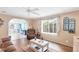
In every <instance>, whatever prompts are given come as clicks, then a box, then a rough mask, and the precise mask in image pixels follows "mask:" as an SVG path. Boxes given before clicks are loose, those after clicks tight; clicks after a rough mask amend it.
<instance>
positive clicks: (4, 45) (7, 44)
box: [1, 41, 13, 48]
mask: <svg viewBox="0 0 79 59" xmlns="http://www.w3.org/2000/svg"><path fill="white" fill-rule="evenodd" d="M10 45H13V44H12V42H10V41H6V42H4V43H2V44H1V48H6V47H8V46H10Z"/></svg>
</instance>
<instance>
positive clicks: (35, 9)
mask: <svg viewBox="0 0 79 59" xmlns="http://www.w3.org/2000/svg"><path fill="white" fill-rule="evenodd" d="M37 10H39V8H34V9H32V10H31V11H37Z"/></svg>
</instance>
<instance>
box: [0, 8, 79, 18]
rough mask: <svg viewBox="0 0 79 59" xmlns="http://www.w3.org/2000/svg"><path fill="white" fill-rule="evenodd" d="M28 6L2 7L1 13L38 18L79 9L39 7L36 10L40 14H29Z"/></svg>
mask: <svg viewBox="0 0 79 59" xmlns="http://www.w3.org/2000/svg"><path fill="white" fill-rule="evenodd" d="M27 8H28V7H0V13H1V14H6V15H11V16H15V17H22V18H37V17H43V16H49V15H55V14H60V13H67V12H72V11H76V10H79V8H78V7H37V8H38V9H39V10H37V11H35V12H36V13H38V14H39V15H35V14H32V13H30V14H29V15H28V13H27V11H26V9H27ZM34 8H36V7H31V9H34Z"/></svg>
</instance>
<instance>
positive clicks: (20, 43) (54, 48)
mask: <svg viewBox="0 0 79 59" xmlns="http://www.w3.org/2000/svg"><path fill="white" fill-rule="evenodd" d="M12 42H13V44H14V46H15V47H16V49H17V50H18V52H33V51H32V50H31V49H30V48H29V45H28V40H27V39H21V40H20V39H18V40H12ZM72 51H73V48H72V47H68V46H65V45H61V44H57V43H51V42H49V52H72Z"/></svg>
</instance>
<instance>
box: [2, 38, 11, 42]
mask: <svg viewBox="0 0 79 59" xmlns="http://www.w3.org/2000/svg"><path fill="white" fill-rule="evenodd" d="M5 41H10V38H9V37H6V38H2V42H5Z"/></svg>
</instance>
